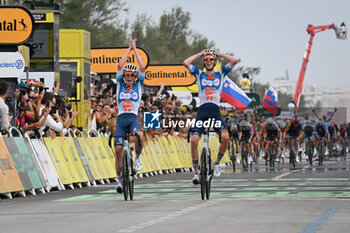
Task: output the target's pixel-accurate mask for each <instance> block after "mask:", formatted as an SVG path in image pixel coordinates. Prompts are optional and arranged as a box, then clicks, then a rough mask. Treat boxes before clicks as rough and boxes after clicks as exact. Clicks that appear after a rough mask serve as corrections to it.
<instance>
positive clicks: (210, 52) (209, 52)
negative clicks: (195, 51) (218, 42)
mask: <svg viewBox="0 0 350 233" xmlns="http://www.w3.org/2000/svg"><path fill="white" fill-rule="evenodd" d="M206 56H212V57H214V58H215V60H217V59H218V56H217V55H216V52H215V51H214V50H212V49H206V50H205V51H204V53H203V54H202V60H204V58H205V57H206Z"/></svg>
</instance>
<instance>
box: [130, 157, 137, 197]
mask: <svg viewBox="0 0 350 233" xmlns="http://www.w3.org/2000/svg"><path fill="white" fill-rule="evenodd" d="M130 171H131V176H130V177H129V196H130V200H133V199H134V176H135V174H136V172H135V167H134V162H133V160H132V159H130Z"/></svg>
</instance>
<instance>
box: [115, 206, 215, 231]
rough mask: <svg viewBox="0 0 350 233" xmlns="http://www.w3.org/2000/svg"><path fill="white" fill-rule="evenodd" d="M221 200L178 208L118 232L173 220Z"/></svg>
mask: <svg viewBox="0 0 350 233" xmlns="http://www.w3.org/2000/svg"><path fill="white" fill-rule="evenodd" d="M219 201H220V200H213V201H207V202H205V203H202V204H199V205H195V206H191V207H187V208H185V209H182V210H177V211H174V212H173V213H170V214H167V215H165V216H162V217H159V218H156V219H152V220H149V221H147V222H144V223H140V224H138V225H135V226H131V227H128V228H125V229H121V230H119V231H118V232H134V231H136V230H140V229H143V228H146V227H149V226H153V225H155V224H158V223H162V222H164V221H167V220H171V219H173V218H175V217H179V216H181V215H184V214H188V213H190V212H193V211H195V210H199V209H202V208H204V207H207V206H211V205H215V204H216V203H218V202H219Z"/></svg>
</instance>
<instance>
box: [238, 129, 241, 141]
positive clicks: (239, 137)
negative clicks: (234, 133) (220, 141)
mask: <svg viewBox="0 0 350 233" xmlns="http://www.w3.org/2000/svg"><path fill="white" fill-rule="evenodd" d="M241 138H242V131H241V132H239V135H238V140H239V141H241Z"/></svg>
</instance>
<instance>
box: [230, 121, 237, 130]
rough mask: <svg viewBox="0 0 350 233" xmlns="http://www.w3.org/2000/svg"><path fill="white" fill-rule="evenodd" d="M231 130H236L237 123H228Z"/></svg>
mask: <svg viewBox="0 0 350 233" xmlns="http://www.w3.org/2000/svg"><path fill="white" fill-rule="evenodd" d="M230 129H231V132H236V131H237V125H236V124H235V123H232V124H231V125H230Z"/></svg>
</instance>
